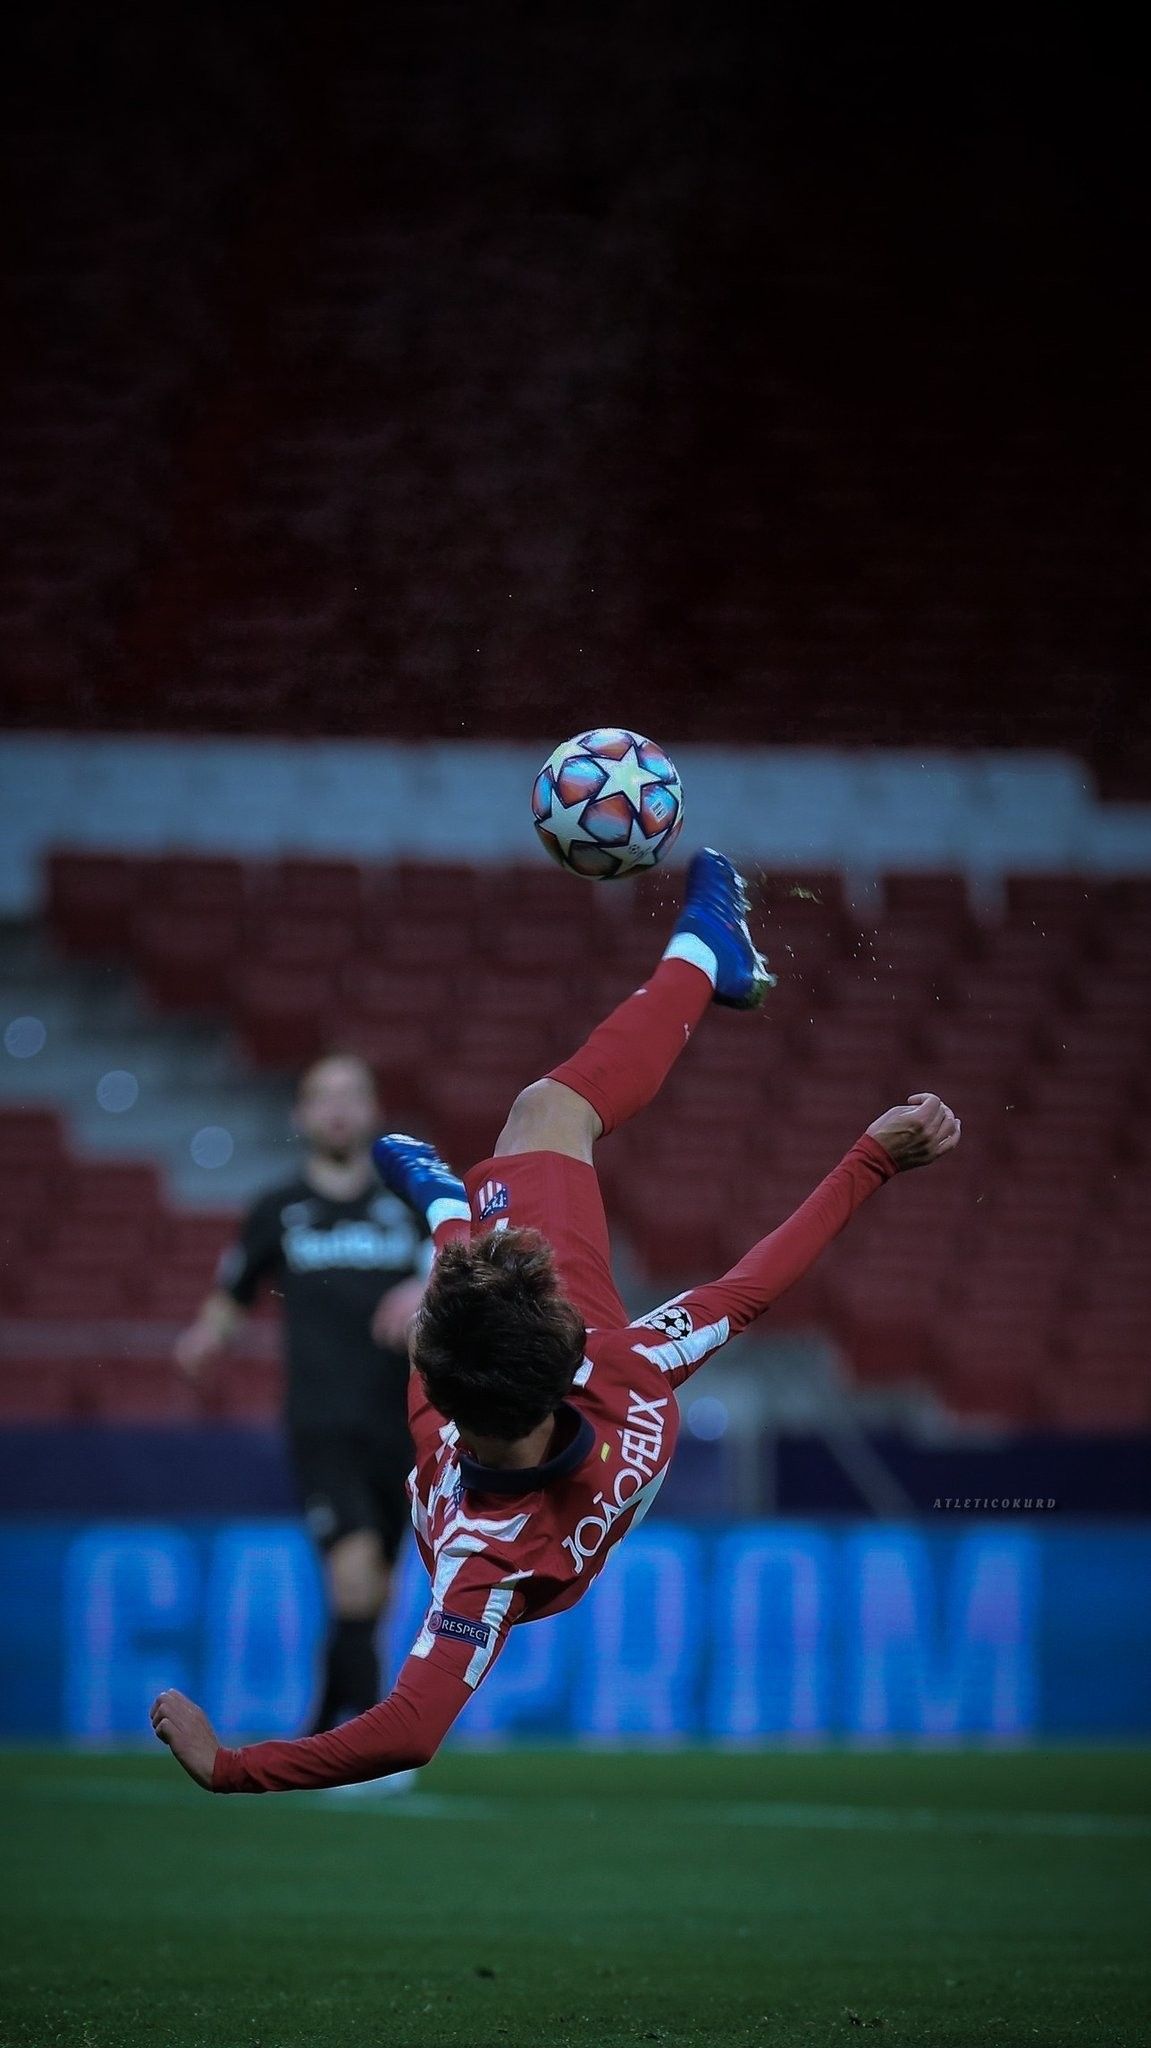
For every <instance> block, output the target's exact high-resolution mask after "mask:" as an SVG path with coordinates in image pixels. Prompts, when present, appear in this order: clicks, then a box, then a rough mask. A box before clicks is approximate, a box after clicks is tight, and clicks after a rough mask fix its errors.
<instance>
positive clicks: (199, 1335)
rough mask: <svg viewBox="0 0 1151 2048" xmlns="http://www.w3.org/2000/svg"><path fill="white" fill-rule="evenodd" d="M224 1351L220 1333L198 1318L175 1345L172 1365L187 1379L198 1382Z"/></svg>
mask: <svg viewBox="0 0 1151 2048" xmlns="http://www.w3.org/2000/svg"><path fill="white" fill-rule="evenodd" d="M222 1350H223V1344H222V1343H221V1340H220V1333H219V1331H218V1330H217V1329H215V1328H213V1326H212V1324H211V1323H208V1322H205V1321H204V1320H203V1319H202V1318H200V1317H198V1318H197V1320H196V1321H195V1322H194V1323H189V1325H188V1327H187V1329H186V1330H181V1332H180V1334H179V1336H178V1337H177V1339H176V1342H175V1343H174V1344H173V1346H172V1363H173V1364H174V1365H175V1366H177V1367H178V1368H179V1370H180V1371H181V1372H182V1373H183V1375H184V1377H185V1379H189V1380H193V1381H194V1380H198V1379H200V1378H202V1376H203V1374H204V1371H205V1369H206V1368H207V1367H208V1366H209V1365H211V1364H212V1362H213V1360H214V1359H216V1358H217V1357H218V1356H219V1354H220V1352H221V1351H222Z"/></svg>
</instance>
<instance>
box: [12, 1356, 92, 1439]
mask: <svg viewBox="0 0 1151 2048" xmlns="http://www.w3.org/2000/svg"><path fill="white" fill-rule="evenodd" d="M80 1407H81V1404H80V1401H79V1397H78V1393H77V1387H76V1375H75V1372H74V1369H73V1367H72V1365H71V1364H70V1363H68V1362H63V1361H61V1360H59V1359H50V1358H31V1359H19V1358H0V1425H8V1424H11V1423H28V1422H40V1423H50V1422H71V1421H74V1420H75V1419H76V1417H77V1415H78V1414H79V1413H80Z"/></svg>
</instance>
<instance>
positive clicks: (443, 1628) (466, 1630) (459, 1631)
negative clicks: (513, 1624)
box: [428, 1607, 492, 1650]
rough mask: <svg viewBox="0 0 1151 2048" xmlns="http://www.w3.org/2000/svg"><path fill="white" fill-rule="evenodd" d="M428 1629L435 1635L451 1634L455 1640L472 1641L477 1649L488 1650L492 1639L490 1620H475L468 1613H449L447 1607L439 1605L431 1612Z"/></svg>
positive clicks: (460, 1641) (458, 1641) (461, 1641)
mask: <svg viewBox="0 0 1151 2048" xmlns="http://www.w3.org/2000/svg"><path fill="white" fill-rule="evenodd" d="M428 1630H429V1633H430V1634H432V1635H434V1636H450V1637H451V1639H452V1641H453V1642H457V1643H471V1645H472V1647H473V1649H476V1650H486V1649H487V1647H488V1644H489V1643H490V1642H491V1639H492V1625H491V1623H490V1621H473V1620H472V1619H471V1617H470V1615H467V1614H449V1613H448V1610H447V1608H446V1607H437V1608H435V1609H434V1611H433V1612H432V1613H431V1614H429V1616H428Z"/></svg>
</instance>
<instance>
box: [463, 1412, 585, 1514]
mask: <svg viewBox="0 0 1151 2048" xmlns="http://www.w3.org/2000/svg"><path fill="white" fill-rule="evenodd" d="M556 1415H557V1416H565V1417H574V1419H575V1423H576V1429H575V1434H574V1436H573V1437H572V1439H571V1442H570V1443H567V1444H565V1445H564V1447H563V1450H562V1451H557V1452H556V1455H555V1457H554V1458H548V1459H547V1460H546V1462H545V1463H544V1464H542V1465H519V1466H511V1465H481V1464H480V1462H479V1460H478V1458H469V1457H468V1454H467V1452H466V1451H461V1452H460V1457H459V1467H460V1477H461V1479H462V1480H463V1482H464V1485H465V1487H466V1488H467V1490H468V1492H469V1493H502V1494H518V1493H536V1492H538V1491H539V1489H540V1487H541V1486H550V1485H551V1484H552V1482H553V1480H556V1479H566V1478H567V1476H568V1473H569V1472H574V1471H575V1469H576V1466H577V1465H582V1464H583V1461H584V1459H585V1458H586V1457H587V1455H588V1453H589V1451H590V1450H591V1448H592V1445H593V1444H594V1443H595V1429H594V1428H593V1426H592V1424H591V1423H590V1422H589V1421H588V1418H587V1416H586V1415H581V1414H580V1412H579V1409H578V1408H573V1407H571V1406H570V1404H569V1403H568V1402H567V1401H561V1402H560V1405H559V1407H558V1408H557V1409H556Z"/></svg>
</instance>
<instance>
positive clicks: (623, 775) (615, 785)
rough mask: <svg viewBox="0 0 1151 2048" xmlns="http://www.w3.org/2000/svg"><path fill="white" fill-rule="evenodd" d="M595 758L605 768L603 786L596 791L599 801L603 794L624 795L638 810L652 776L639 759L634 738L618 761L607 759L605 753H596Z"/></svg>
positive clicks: (601, 799)
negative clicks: (605, 776) (605, 775)
mask: <svg viewBox="0 0 1151 2048" xmlns="http://www.w3.org/2000/svg"><path fill="white" fill-rule="evenodd" d="M596 758H597V759H598V760H599V762H600V764H601V766H602V767H603V768H605V769H606V770H607V781H606V782H605V783H604V786H603V788H602V789H601V790H598V791H597V795H598V797H599V799H600V801H601V802H602V801H603V799H604V797H605V796H626V797H627V798H628V800H629V802H630V803H631V805H632V807H633V809H635V810H637V811H638V809H639V806H640V798H641V797H642V795H643V793H644V790H645V788H646V787H647V784H648V783H649V782H651V781H652V779H653V778H652V776H651V775H650V774H649V772H648V770H647V769H646V768H645V767H644V766H643V764H642V762H641V761H640V758H639V755H638V754H637V753H636V750H635V742H634V740H633V742H632V744H631V745H630V746H629V748H628V750H627V752H626V754H624V755H622V756H621V758H620V759H619V760H618V761H612V760H609V759H608V757H607V756H606V755H605V754H600V755H597V757H596Z"/></svg>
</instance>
